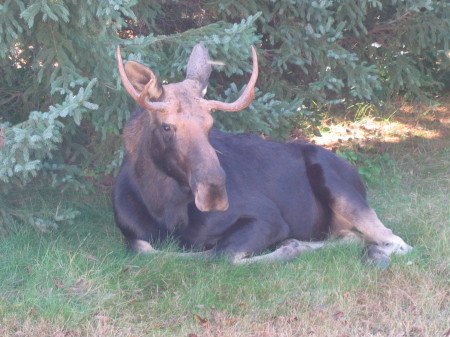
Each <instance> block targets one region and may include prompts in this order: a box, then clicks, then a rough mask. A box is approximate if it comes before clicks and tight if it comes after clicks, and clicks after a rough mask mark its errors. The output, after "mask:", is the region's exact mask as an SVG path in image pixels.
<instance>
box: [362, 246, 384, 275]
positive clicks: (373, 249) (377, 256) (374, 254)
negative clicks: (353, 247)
mask: <svg viewBox="0 0 450 337" xmlns="http://www.w3.org/2000/svg"><path fill="white" fill-rule="evenodd" d="M363 261H364V262H365V263H366V264H368V265H370V266H373V267H377V268H380V269H383V270H384V269H386V268H387V267H388V266H389V265H390V264H391V259H390V258H389V256H388V255H387V254H386V253H385V252H384V251H383V250H382V249H381V248H380V247H378V246H376V245H370V246H367V247H365V248H364V250H363Z"/></svg>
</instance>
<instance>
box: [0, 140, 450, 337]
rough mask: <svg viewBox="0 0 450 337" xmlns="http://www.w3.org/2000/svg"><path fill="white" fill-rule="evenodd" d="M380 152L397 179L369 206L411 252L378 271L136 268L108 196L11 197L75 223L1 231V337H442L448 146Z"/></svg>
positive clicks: (332, 261) (143, 261)
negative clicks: (74, 213)
mask: <svg viewBox="0 0 450 337" xmlns="http://www.w3.org/2000/svg"><path fill="white" fill-rule="evenodd" d="M440 141H443V140H440ZM449 145H450V142H449ZM389 152H390V153H391V158H393V160H394V164H393V165H394V168H395V172H392V170H391V169H392V165H390V166H389V170H387V169H388V167H386V172H385V173H384V175H385V176H386V178H387V179H385V180H384V179H380V181H379V183H378V184H376V185H371V187H370V190H369V194H370V201H371V204H372V206H373V207H374V208H375V209H376V210H377V212H378V214H379V216H380V218H381V219H382V220H383V222H384V223H385V224H386V225H387V226H388V227H390V228H392V229H393V230H394V232H396V233H397V234H399V235H400V236H401V237H403V238H404V239H405V240H406V241H407V242H408V243H410V244H412V245H413V246H414V248H415V250H414V251H413V252H412V253H410V254H408V255H406V256H400V257H394V258H393V261H392V264H391V266H390V267H389V268H388V269H387V270H385V271H380V270H378V269H375V268H370V267H368V266H365V265H363V264H362V263H361V258H360V257H361V256H360V254H361V246H358V245H353V246H348V247H343V246H340V247H330V248H326V249H323V250H319V251H316V252H311V253H306V254H304V255H303V256H301V257H300V258H298V259H296V260H295V261H294V262H293V263H288V264H276V265H251V266H232V265H230V264H229V263H227V262H226V261H223V260H217V261H204V260H180V259H177V258H175V257H170V256H164V255H158V256H142V255H135V254H131V253H128V252H126V251H125V249H124V247H123V244H122V237H121V234H120V233H119V231H118V230H117V229H116V228H115V225H114V222H113V218H112V211H111V206H110V201H109V198H108V197H107V196H104V195H96V196H82V197H79V196H77V195H69V194H68V193H66V194H65V195H62V194H61V192H59V191H56V190H52V189H37V188H35V189H33V188H30V189H29V190H27V191H21V192H16V193H17V196H16V197H17V199H20V202H18V203H16V204H17V206H16V207H17V209H20V210H22V211H23V210H27V209H29V210H30V211H33V212H38V211H41V212H42V213H43V214H45V213H46V212H47V213H51V212H54V210H55V209H56V208H57V206H58V204H59V203H60V202H61V200H63V205H62V206H61V207H71V208H74V209H77V210H79V211H80V212H81V214H80V215H79V216H78V217H77V218H76V219H75V221H74V223H73V224H67V223H61V224H59V227H58V229H56V230H53V231H51V232H50V233H40V232H38V231H36V230H35V229H34V228H32V227H30V226H20V225H19V224H10V225H8V226H7V228H6V230H5V231H4V233H3V234H2V235H1V236H0V284H1V287H0V335H1V336H59V337H61V336H188V335H189V334H194V335H197V336H425V337H426V336H442V335H444V333H445V332H446V331H447V330H448V329H449V328H450V323H449V317H450V294H449V289H450V273H449V267H450V252H449V246H450V245H449V243H450V242H449V234H450V203H449V199H448V193H449V191H450V175H449V168H450V150H449V146H447V147H442V146H441V147H437V146H435V142H434V141H426V140H417V141H416V143H414V144H408V145H405V144H400V145H392V146H391V147H390V148H389ZM393 177H396V178H395V179H394V178H393ZM390 178H392V179H390ZM21 195H22V197H21V198H19V196H21Z"/></svg>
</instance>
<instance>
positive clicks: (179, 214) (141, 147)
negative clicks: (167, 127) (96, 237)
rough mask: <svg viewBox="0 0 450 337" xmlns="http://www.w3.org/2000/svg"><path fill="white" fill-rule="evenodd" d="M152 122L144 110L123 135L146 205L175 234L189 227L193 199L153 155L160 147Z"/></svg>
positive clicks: (129, 123)
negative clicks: (157, 143) (156, 146)
mask: <svg viewBox="0 0 450 337" xmlns="http://www.w3.org/2000/svg"><path fill="white" fill-rule="evenodd" d="M151 119H152V118H151V115H150V114H149V113H148V112H147V111H145V110H142V111H140V112H139V113H137V114H136V115H135V116H134V117H133V119H132V120H131V121H129V122H128V123H127V125H126V127H125V129H124V132H123V135H124V142H125V147H126V150H127V154H128V156H129V157H130V158H129V159H130V164H131V165H132V166H133V168H132V171H133V172H134V175H135V177H136V182H137V184H139V191H140V192H141V193H140V194H141V198H142V201H143V202H144V204H145V205H146V207H147V208H148V209H149V211H150V213H151V214H152V215H154V216H155V217H156V219H155V220H157V221H158V222H159V223H160V224H161V226H164V227H165V228H166V229H168V230H169V231H174V230H176V229H180V228H181V227H184V226H186V225H187V224H188V215H187V207H188V204H189V203H190V202H192V201H193V196H192V193H191V191H190V189H189V188H188V187H187V186H183V185H181V184H180V183H179V182H177V181H176V180H175V179H173V178H172V177H170V176H169V175H167V174H166V173H165V172H164V171H163V170H161V168H160V166H159V165H158V164H157V163H155V161H154V159H153V158H152V156H150V155H149V152H150V151H151V150H153V146H155V145H156V144H153V143H152V128H154V127H155V125H154V124H153V123H152V121H151ZM137 136H138V137H137ZM137 139H138V142H136V140H137Z"/></svg>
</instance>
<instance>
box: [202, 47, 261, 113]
mask: <svg viewBox="0 0 450 337" xmlns="http://www.w3.org/2000/svg"><path fill="white" fill-rule="evenodd" d="M252 57H253V70H252V76H251V77H250V80H249V82H248V84H247V87H246V88H245V90H244V92H243V93H242V95H241V97H239V98H238V99H237V100H236V101H234V102H232V103H225V102H220V101H213V100H211V101H207V105H208V108H209V109H210V110H223V111H239V110H242V109H245V108H246V107H248V106H249V105H250V103H251V102H252V100H253V97H254V95H255V84H256V80H257V79H258V56H257V55H256V50H255V48H254V47H253V46H252Z"/></svg>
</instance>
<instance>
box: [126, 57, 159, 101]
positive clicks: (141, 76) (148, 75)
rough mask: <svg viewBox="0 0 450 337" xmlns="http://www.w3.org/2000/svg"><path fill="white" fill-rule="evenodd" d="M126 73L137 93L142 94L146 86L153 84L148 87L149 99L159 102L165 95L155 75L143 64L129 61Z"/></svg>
mask: <svg viewBox="0 0 450 337" xmlns="http://www.w3.org/2000/svg"><path fill="white" fill-rule="evenodd" d="M125 73H126V75H127V77H128V79H129V80H130V82H131V84H132V85H133V87H134V88H135V89H136V91H137V92H139V93H141V92H142V90H144V88H145V86H146V85H147V84H148V83H149V82H151V84H150V86H149V87H148V96H147V97H148V98H149V99H150V100H151V101H153V100H157V99H158V98H160V97H161V95H162V94H163V87H162V85H161V83H160V82H159V80H158V77H157V76H156V75H155V73H154V72H153V71H152V70H151V69H150V68H148V67H146V66H144V65H143V64H141V63H138V62H134V61H128V62H127V63H125Z"/></svg>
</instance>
